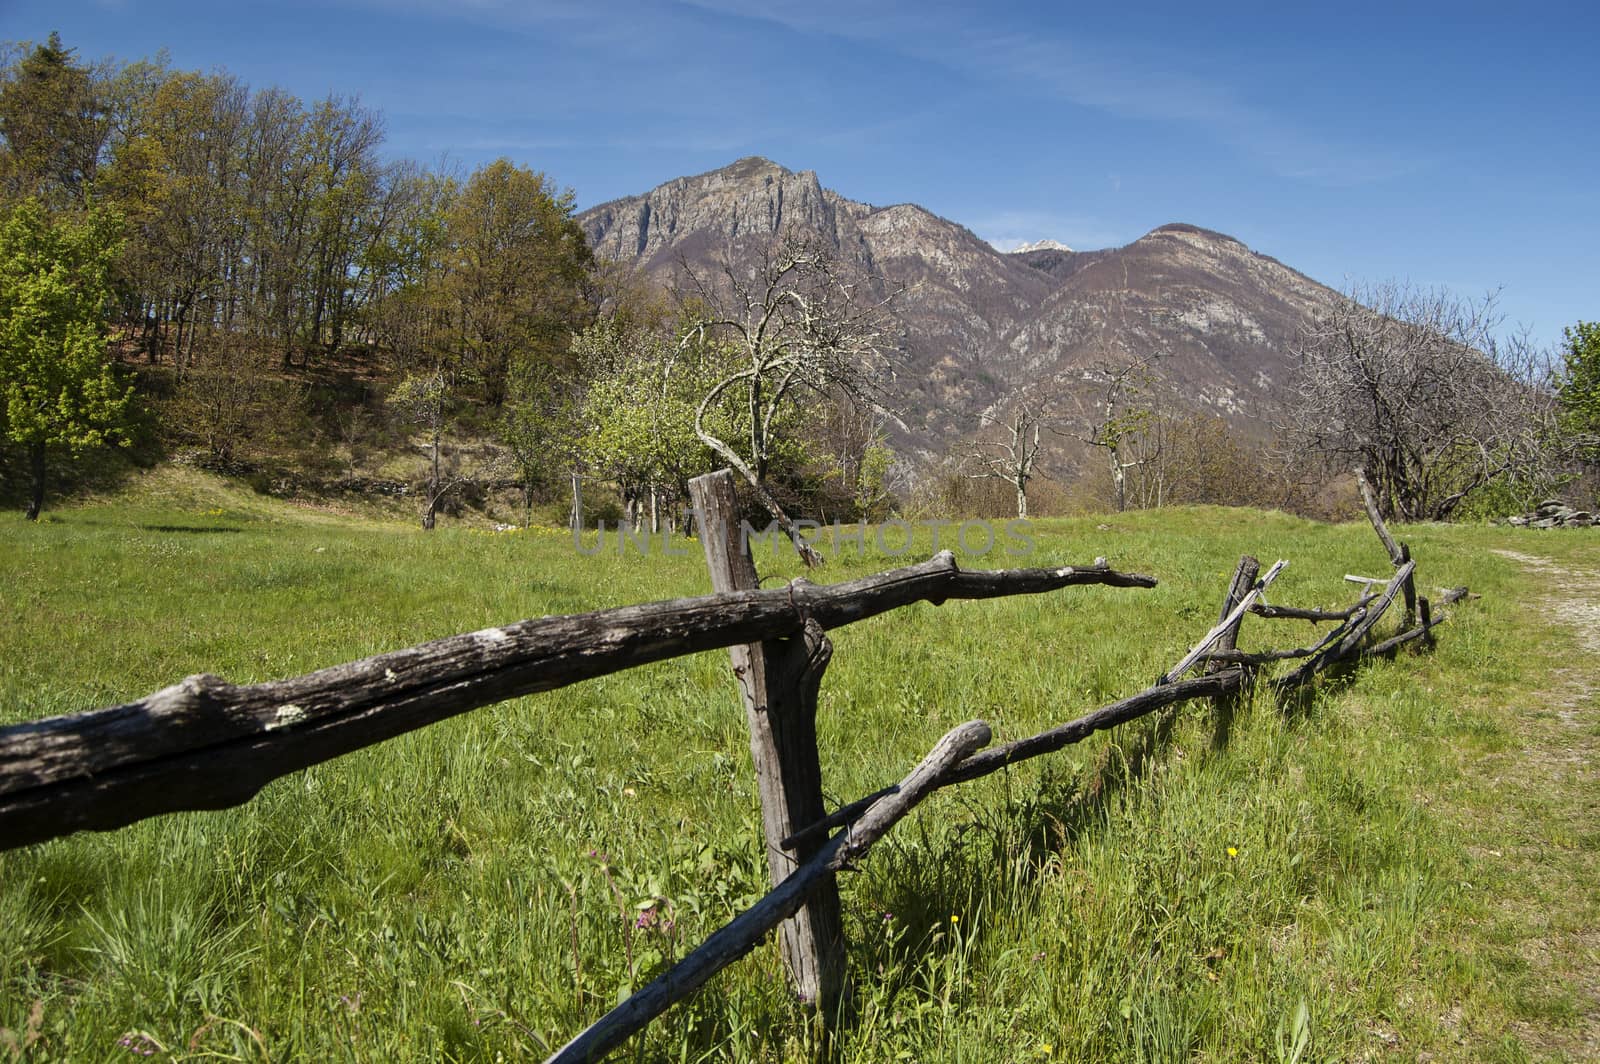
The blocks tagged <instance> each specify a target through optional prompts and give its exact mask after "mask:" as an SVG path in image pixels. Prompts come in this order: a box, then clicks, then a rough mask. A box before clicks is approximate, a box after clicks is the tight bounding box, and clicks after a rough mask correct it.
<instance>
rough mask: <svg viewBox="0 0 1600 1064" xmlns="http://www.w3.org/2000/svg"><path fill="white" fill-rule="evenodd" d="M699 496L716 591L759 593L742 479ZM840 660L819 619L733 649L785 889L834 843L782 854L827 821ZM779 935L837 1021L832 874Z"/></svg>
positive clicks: (810, 993) (700, 481)
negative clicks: (832, 699) (824, 752)
mask: <svg viewBox="0 0 1600 1064" xmlns="http://www.w3.org/2000/svg"><path fill="white" fill-rule="evenodd" d="M689 491H690V494H691V496H692V497H693V499H694V505H695V516H696V519H697V524H698V526H699V527H698V532H699V535H700V541H701V545H702V546H703V547H704V549H705V554H706V566H707V568H709V569H710V570H711V586H712V588H713V590H715V591H718V592H727V591H754V590H757V588H758V586H759V578H758V577H757V575H756V567H755V561H754V559H753V558H752V557H751V555H750V545H749V542H748V541H747V539H746V538H745V537H744V536H743V535H741V522H740V520H739V509H738V504H737V503H736V501H735V499H734V492H733V473H732V471H731V470H726V469H724V470H721V471H719V472H716V473H707V474H706V475H705V476H701V477H696V478H694V479H693V480H691V481H690V482H689ZM832 653H833V645H832V643H830V642H829V640H828V637H827V635H826V634H825V633H824V632H823V630H822V626H821V625H819V624H817V623H816V622H815V621H811V620H809V619H808V620H807V622H806V624H805V632H804V634H803V635H802V636H797V637H794V638H788V639H769V640H767V641H766V642H762V643H751V644H748V645H745V646H735V647H731V648H729V654H730V655H731V656H732V658H733V672H734V675H735V676H737V677H738V679H739V690H740V692H741V694H742V695H743V697H744V708H745V719H746V722H747V723H748V724H749V727H750V757H751V759H752V761H754V763H755V770H756V783H757V786H758V787H759V788H760V794H761V820H762V828H763V830H764V832H765V837H766V848H767V869H768V871H769V872H770V873H771V876H772V885H773V886H775V887H776V886H778V885H779V884H781V883H782V882H783V881H784V880H785V879H787V878H789V876H790V875H791V874H792V873H793V872H794V871H795V869H797V868H799V867H800V866H801V865H803V864H805V863H806V862H807V861H808V860H809V859H810V858H811V857H812V856H813V855H814V854H815V853H816V852H817V849H818V848H819V846H820V845H821V843H823V842H825V841H826V838H825V837H823V838H819V839H816V840H811V841H808V842H807V843H806V844H805V845H803V846H799V847H796V848H795V849H794V850H792V851H791V850H785V849H784V848H783V847H782V845H780V843H781V842H782V841H783V840H784V839H786V838H788V837H789V836H791V835H793V834H794V833H795V832H797V831H798V830H799V829H801V828H803V827H806V826H807V825H810V824H813V823H815V822H816V821H818V820H821V819H822V818H823V816H824V815H825V810H824V808H823V803H822V767H821V763H820V761H819V758H818V755H817V729H816V715H817V692H818V689H819V687H820V685H821V683H822V673H823V670H825V669H826V668H827V666H828V659H829V657H830V656H831V655H832ZM779 934H780V936H781V941H782V946H783V959H784V963H785V964H786V965H787V966H788V969H789V976H790V979H791V980H792V981H793V983H794V989H795V992H796V993H797V994H798V995H799V996H800V997H801V999H802V1000H804V1001H806V1002H808V1003H811V1004H814V1005H815V1006H817V1008H818V1009H819V1014H820V1016H821V1017H822V1019H823V1021H824V1022H827V1021H828V1019H829V1018H830V1017H831V1016H832V1015H833V1013H834V1011H835V1009H836V1008H837V1005H838V1002H839V1000H840V997H841V995H842V994H843V990H844V975H845V952H844V930H843V925H842V921H841V920H840V915H839V888H838V885H837V884H836V883H835V882H834V880H833V878H832V876H831V875H830V876H828V877H827V878H826V880H825V882H823V883H822V884H821V885H820V886H819V887H817V888H816V889H815V891H814V892H813V893H812V894H811V896H810V898H809V900H808V901H807V902H806V904H805V906H804V907H802V908H801V909H800V911H799V912H797V913H796V914H795V915H794V916H792V917H790V918H789V919H788V920H785V921H784V922H783V924H782V925H781V926H780V928H779Z"/></svg>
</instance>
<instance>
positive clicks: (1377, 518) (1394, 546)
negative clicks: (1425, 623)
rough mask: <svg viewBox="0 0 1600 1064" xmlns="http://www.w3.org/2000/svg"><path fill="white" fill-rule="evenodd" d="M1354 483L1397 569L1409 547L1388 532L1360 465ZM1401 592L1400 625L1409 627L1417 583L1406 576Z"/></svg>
mask: <svg viewBox="0 0 1600 1064" xmlns="http://www.w3.org/2000/svg"><path fill="white" fill-rule="evenodd" d="M1355 472H1356V485H1357V486H1358V487H1360V489H1361V505H1362V507H1363V508H1365V509H1366V511H1367V520H1369V521H1371V522H1372V530H1373V531H1374V532H1376V533H1377V534H1378V539H1379V540H1381V541H1382V543H1383V549H1384V550H1386V551H1388V552H1389V560H1390V561H1391V562H1393V563H1394V567H1395V568H1396V569H1399V568H1400V567H1401V566H1403V565H1405V563H1406V562H1408V561H1410V560H1411V548H1410V547H1408V546H1407V545H1406V544H1404V543H1396V542H1395V538H1394V536H1392V535H1391V534H1390V533H1389V526H1388V525H1386V524H1384V522H1383V511H1382V510H1380V509H1379V508H1378V493H1377V492H1375V491H1373V490H1372V481H1370V480H1368V479H1367V471H1366V470H1365V469H1362V468H1360V467H1357V469H1356V471H1355ZM1400 590H1401V592H1402V593H1403V594H1404V595H1405V604H1406V617H1405V624H1404V625H1403V626H1402V627H1405V628H1410V627H1411V626H1412V625H1414V624H1416V623H1417V585H1416V582H1415V581H1414V580H1413V579H1412V578H1410V577H1407V578H1406V582H1405V586H1404V587H1402V588H1401V589H1400Z"/></svg>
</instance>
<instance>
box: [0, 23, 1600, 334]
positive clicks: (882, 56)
mask: <svg viewBox="0 0 1600 1064" xmlns="http://www.w3.org/2000/svg"><path fill="white" fill-rule="evenodd" d="M1513 8H1514V5H1511V4H1507V3H1504V2H1503V0H1502V2H1498V3H1494V4H1478V3H1451V4H1403V3H1398V2H1396V0H1391V2H1390V3H1373V4H1368V3H1361V2H1357V3H1345V4H1341V5H1337V6H1336V7H1335V6H1334V5H1301V4H1295V3H1285V2H1283V0H1277V2H1275V3H1259V4H1257V3H1251V4H1235V5H1229V6H1227V7H1225V8H1221V7H1219V6H1218V5H1205V4H1195V3H1193V2H1190V3H1185V4H1131V3H1105V2H1101V3H1097V4H1094V5H1080V4H1072V3H1038V4H993V5H977V4H948V3H942V2H939V0H925V2H898V0H894V2H886V3H871V2H867V0H858V2H853V3H851V2H839V0H811V2H807V3H791V4H787V5H779V4H766V3H757V2H754V0H695V2H679V3H645V2H630V0H616V2H613V0H551V2H547V3H524V4H517V3H510V2H499V0H458V2H455V3H450V2H446V0H325V2H322V3H298V2H293V0H289V2H258V0H239V2H229V0H213V2H211V3H205V4H200V3H191V2H183V0H100V2H84V3H63V2H61V0H49V2H46V0H0V38H6V39H12V40H16V39H38V38H42V37H44V36H45V35H46V34H48V33H49V32H50V31H51V30H52V29H57V30H60V31H61V34H62V37H63V39H64V42H65V43H66V44H67V45H69V46H72V47H76V48H77V49H78V50H79V54H80V55H81V56H82V57H84V58H89V59H93V58H98V57H101V56H105V55H115V56H117V57H119V58H122V59H134V58H139V57H142V56H146V55H151V54H154V53H155V52H156V51H157V50H159V49H162V48H165V49H167V50H168V52H170V54H171V58H172V62H173V64H174V65H175V66H177V67H179V68H184V69H205V70H209V69H213V68H219V67H220V68H225V69H226V70H228V71H230V72H232V73H234V74H236V75H238V76H240V77H241V78H243V79H244V80H245V81H246V82H248V83H249V84H250V85H252V86H253V87H257V88H260V87H266V86H268V85H278V86H281V87H283V88H285V89H288V90H290V91H292V92H295V93H297V94H299V95H301V96H304V97H307V98H312V97H321V96H324V95H327V94H328V93H334V94H337V95H341V96H351V95H359V96H360V97H361V99H362V100H363V101H364V102H365V103H367V104H368V105H369V106H371V107H373V108H375V109H377V110H379V111H380V112H382V114H383V115H384V117H385V120H386V126H387V130H388V140H387V146H386V147H387V151H389V152H390V153H391V154H393V155H395V156H406V157H411V158H415V159H417V160H419V161H421V162H424V163H433V162H437V161H438V160H439V159H441V158H444V157H448V158H449V159H451V160H454V161H455V162H457V163H459V164H461V165H463V166H465V167H468V168H470V167H472V166H475V165H477V164H479V163H482V162H486V161H489V160H492V159H494V158H496V157H498V156H501V155H505V156H508V157H510V158H511V159H513V160H515V161H516V162H518V163H521V164H524V165H528V166H532V167H534V168H536V169H539V170H543V171H545V172H546V173H547V174H549V175H550V176H551V177H552V178H554V179H555V181H556V182H557V183H559V184H561V185H563V186H570V187H571V188H573V189H574V190H575V192H576V194H577V199H578V202H579V205H580V206H589V205H593V204H595V203H599V202H602V201H604V200H607V199H611V198H613V197H616V196H622V195H628V194H631V193H636V192H643V191H645V190H647V189H649V188H651V187H653V186H654V185H657V184H659V183H661V182H663V181H666V180H668V179H670V178H673V177H676V176H679V175H682V174H690V173H698V172H701V171H704V170H709V169H714V168H716V167H718V166H722V165H725V164H727V163H729V162H731V161H733V160H734V159H736V158H739V157H741V156H745V155H765V156H767V157H769V158H772V159H774V160H776V161H777V162H779V163H781V164H783V165H785V166H788V167H790V168H793V169H811V170H816V171H817V173H818V175H819V176H820V178H821V179H822V182H823V184H824V185H826V186H828V187H830V188H834V189H837V190H838V191H839V192H841V193H843V194H844V195H846V196H848V197H850V198H852V199H857V200H864V201H866V202H870V203H876V204H888V203H897V202H904V201H910V202H915V203H919V204H921V205H923V206H925V207H927V208H929V209H930V210H933V211H935V212H936V213H938V214H941V215H944V216H945V217H947V218H950V219H952V220H954V221H957V222H960V223H961V224H963V225H966V226H967V227H969V228H971V229H972V230H973V231H975V232H976V233H977V234H978V235H979V236H982V237H984V238H986V239H988V240H990V241H992V242H994V243H995V244H996V245H998V246H1001V247H1009V246H1012V245H1014V244H1015V243H1017V242H1019V241H1022V240H1037V239H1046V238H1048V239H1055V240H1060V241H1063V242H1065V243H1067V244H1070V245H1071V246H1073V247H1077V248H1089V247H1104V246H1108V245H1114V244H1122V243H1127V242H1128V241H1131V240H1134V239H1137V238H1138V237H1139V236H1140V235H1141V234H1143V233H1145V232H1147V231H1149V230H1150V229H1153V228H1155V227H1156V226H1158V225H1161V224H1163V223H1165V222H1171V221H1185V222H1192V223H1194V224H1197V225H1202V226H1206V227H1208V228H1211V229H1218V230H1221V231H1223V232H1226V233H1229V234H1231V235H1234V236H1237V237H1238V238H1240V239H1241V240H1243V241H1245V243H1247V244H1249V245H1250V246H1252V247H1254V248H1256V249H1257V250H1259V251H1262V252H1265V253H1266V254H1269V255H1273V256H1275V257H1276V258H1278V259H1281V260H1282V261H1283V262H1285V263H1287V264H1288V265H1290V266H1293V267H1296V268H1297V269H1300V270H1302V271H1304V272H1306V273H1308V274H1310V275H1311V276H1312V277H1315V278H1316V279H1318V280H1320V281H1323V282H1324V283H1327V284H1331V285H1334V286H1336V287H1338V286H1343V285H1344V284H1345V283H1346V282H1348V281H1376V280H1384V279H1390V278H1396V279H1402V280H1409V281H1412V282H1414V283H1417V284H1421V285H1429V286H1434V285H1442V286H1446V287H1448V288H1450V289H1452V290H1455V291H1456V292H1458V293H1459V294H1462V295H1474V296H1476V295H1481V294H1482V293H1484V292H1485V291H1488V290H1491V289H1495V288H1503V292H1502V295H1501V307H1502V309H1503V311H1504V312H1505V313H1506V316H1507V318H1508V322H1509V323H1510V324H1515V323H1521V324H1525V325H1527V326H1529V327H1530V328H1532V330H1533V331H1534V334H1535V336H1536V338H1538V339H1539V340H1540V341H1541V342H1543V343H1546V344H1554V343H1556V342H1557V341H1558V340H1559V338H1560V333H1561V328H1562V326H1564V325H1567V324H1570V323H1572V322H1573V321H1576V320H1578V319H1580V318H1582V319H1586V320H1595V319H1600V265H1597V264H1600V239H1597V238H1600V196H1597V191H1600V180H1597V177H1596V175H1597V174H1600V137H1597V133H1596V131H1597V129H1600V75H1597V74H1596V73H1595V69H1594V67H1593V64H1592V59H1593V56H1592V53H1593V47H1594V42H1595V41H1596V40H1600V5H1592V4H1576V3H1575V4H1571V5H1556V4H1551V5H1538V4H1535V5H1532V6H1524V7H1523V8H1522V9H1521V10H1513Z"/></svg>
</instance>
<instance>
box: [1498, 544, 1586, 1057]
mask: <svg viewBox="0 0 1600 1064" xmlns="http://www.w3.org/2000/svg"><path fill="white" fill-rule="evenodd" d="M1495 553H1496V554H1498V555H1501V556H1502V557H1505V558H1508V559H1510V560H1512V561H1514V562H1516V563H1517V564H1518V565H1520V566H1522V568H1523V569H1524V571H1526V572H1527V573H1528V575H1529V576H1530V577H1532V578H1533V579H1532V584H1533V588H1534V593H1535V595H1536V596H1537V598H1536V605H1537V607H1538V608H1539V609H1540V610H1541V611H1542V612H1543V613H1544V615H1545V616H1546V617H1547V618H1548V619H1549V621H1550V623H1551V624H1552V625H1553V626H1555V627H1558V628H1565V629H1567V630H1569V631H1570V632H1571V634H1572V637H1573V639H1574V642H1575V643H1576V649H1577V653H1570V654H1567V655H1565V661H1564V663H1563V664H1562V665H1560V666H1558V667H1556V668H1555V669H1553V670H1551V672H1550V674H1549V677H1550V682H1549V684H1548V686H1547V687H1546V689H1545V690H1543V691H1540V692H1537V693H1536V694H1531V695H1530V696H1529V700H1528V704H1527V705H1525V706H1518V707H1515V711H1516V712H1517V715H1518V716H1519V718H1521V720H1522V721H1523V722H1525V725H1526V727H1525V730H1523V731H1522V742H1521V744H1520V749H1517V748H1514V749H1512V750H1510V751H1508V752H1507V753H1506V754H1505V755H1501V756H1497V757H1495V758H1493V759H1491V760H1492V761H1493V762H1495V763H1494V764H1486V765H1485V766H1483V767H1484V768H1485V769H1487V770H1491V771H1493V772H1494V773H1495V774H1496V776H1498V779H1497V780H1496V785H1497V786H1496V790H1497V791H1499V793H1500V795H1501V797H1502V798H1503V800H1504V801H1505V805H1504V807H1503V809H1502V813H1503V815H1502V816H1501V817H1499V818H1497V819H1500V820H1501V824H1500V825H1499V826H1500V827H1502V828H1504V829H1505V835H1506V838H1505V844H1504V845H1503V846H1501V847H1499V849H1498V851H1489V852H1493V853H1496V856H1498V854H1499V853H1500V852H1503V854H1504V857H1505V859H1506V860H1507V867H1506V868H1505V869H1504V871H1505V873H1506V875H1505V881H1506V882H1507V884H1508V885H1509V886H1511V887H1512V888H1513V890H1512V892H1511V893H1510V894H1509V895H1508V896H1507V897H1506V899H1505V901H1504V902H1503V903H1502V904H1501V905H1500V906H1499V909H1498V912H1497V914H1496V915H1497V917H1498V920H1499V927H1498V928H1497V931H1498V933H1499V934H1500V935H1503V936H1505V938H1506V939H1507V940H1509V941H1510V942H1512V943H1514V946H1513V948H1514V950H1515V954H1516V956H1517V957H1520V959H1521V961H1522V962H1524V963H1525V964H1526V969H1525V972H1523V973H1514V974H1515V977H1517V978H1519V979H1520V978H1523V977H1525V979H1526V985H1525V989H1524V994H1531V995H1535V996H1537V997H1542V998H1543V1003H1544V1004H1547V1006H1548V1021H1549V1022H1523V1021H1518V1022H1516V1023H1515V1024H1513V1026H1514V1028H1515V1034H1516V1035H1517V1037H1518V1039H1519V1040H1520V1041H1521V1042H1522V1043H1523V1045H1524V1046H1526V1047H1527V1048H1528V1049H1530V1050H1532V1051H1533V1052H1535V1053H1536V1054H1538V1055H1540V1056H1542V1057H1548V1058H1549V1059H1556V1060H1563V1059H1564V1060H1600V856H1597V850H1600V572H1596V571H1594V570H1592V569H1588V568H1577V567H1571V566H1568V565H1566V564H1564V563H1559V562H1557V561H1555V560H1553V559H1551V558H1549V557H1545V556H1541V555H1535V554H1524V553H1521V552H1517V551H1510V550H1496V551H1495ZM1488 826H1489V825H1487V824H1486V825H1485V827H1486V828H1487V827H1488Z"/></svg>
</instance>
